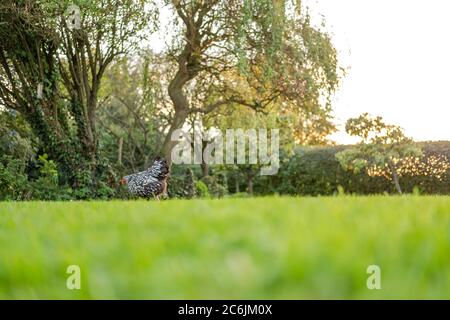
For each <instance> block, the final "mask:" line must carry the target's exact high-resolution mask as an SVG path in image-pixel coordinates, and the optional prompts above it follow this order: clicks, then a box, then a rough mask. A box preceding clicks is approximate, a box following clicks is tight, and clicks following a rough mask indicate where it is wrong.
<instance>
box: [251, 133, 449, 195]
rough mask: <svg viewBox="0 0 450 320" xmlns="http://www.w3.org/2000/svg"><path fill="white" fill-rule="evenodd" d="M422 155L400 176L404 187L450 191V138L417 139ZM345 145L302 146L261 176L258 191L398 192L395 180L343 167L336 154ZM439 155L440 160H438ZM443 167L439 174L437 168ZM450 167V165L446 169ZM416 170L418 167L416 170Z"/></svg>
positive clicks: (313, 193) (256, 188) (406, 190)
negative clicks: (271, 173) (272, 171)
mask: <svg viewBox="0 0 450 320" xmlns="http://www.w3.org/2000/svg"><path fill="white" fill-rule="evenodd" d="M418 145H419V146H420V147H421V148H422V150H423V154H424V155H423V157H422V158H421V159H420V160H417V161H419V163H415V164H414V167H417V168H422V167H423V168H428V169H427V170H425V169H423V170H422V169H420V170H419V172H415V173H414V172H407V170H405V172H404V173H402V175H401V177H400V184H401V186H402V189H404V191H405V192H407V193H412V192H413V190H414V188H415V187H416V188H418V190H419V191H420V193H421V194H450V187H449V186H450V170H449V169H448V168H450V162H449V161H450V142H446V141H442V142H430V143H418ZM346 148H347V147H346V146H335V147H302V148H299V149H297V150H296V152H295V154H294V155H293V156H292V157H289V158H284V159H281V163H282V165H281V167H280V170H279V173H278V175H275V176H266V177H258V178H257V181H256V183H255V192H256V193H259V194H271V193H273V192H278V193H280V194H290V195H313V196H317V195H333V194H336V193H338V187H339V186H342V188H343V190H345V192H346V193H356V194H383V193H385V192H387V193H392V194H394V193H396V190H395V187H394V184H393V182H392V181H391V180H390V179H389V178H387V177H385V176H369V175H368V174H367V172H366V171H363V172H360V173H358V174H354V173H352V172H349V171H346V170H344V169H343V168H342V167H341V165H340V164H339V162H338V161H337V159H336V157H335V155H336V153H338V152H340V151H342V150H345V149H346ZM437 157H438V158H439V159H440V163H439V164H437V163H436V161H437V160H436V159H437ZM433 166H441V167H444V169H443V170H442V168H441V171H442V174H440V175H439V176H437V175H435V174H433V173H432V172H436V168H433ZM445 168H447V169H445ZM416 171H417V170H416Z"/></svg>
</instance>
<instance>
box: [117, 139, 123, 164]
mask: <svg viewBox="0 0 450 320" xmlns="http://www.w3.org/2000/svg"><path fill="white" fill-rule="evenodd" d="M122 150H123V138H122V137H120V139H119V148H118V151H117V164H118V165H122Z"/></svg>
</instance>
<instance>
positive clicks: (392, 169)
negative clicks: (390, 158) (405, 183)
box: [389, 162, 403, 194]
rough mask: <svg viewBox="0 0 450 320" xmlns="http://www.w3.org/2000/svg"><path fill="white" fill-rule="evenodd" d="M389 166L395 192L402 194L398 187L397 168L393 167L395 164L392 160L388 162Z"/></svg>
mask: <svg viewBox="0 0 450 320" xmlns="http://www.w3.org/2000/svg"><path fill="white" fill-rule="evenodd" d="M389 167H390V169H391V173H392V180H393V181H394V185H395V189H396V190H397V192H398V193H399V194H402V193H403V192H402V188H401V187H400V182H399V178H398V174H397V169H396V168H395V165H394V164H393V163H392V162H390V163H389Z"/></svg>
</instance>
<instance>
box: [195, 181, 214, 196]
mask: <svg viewBox="0 0 450 320" xmlns="http://www.w3.org/2000/svg"><path fill="white" fill-rule="evenodd" d="M195 189H196V190H197V196H198V197H200V198H209V197H210V196H211V195H210V194H209V190H208V187H207V186H206V184H205V183H204V182H203V181H196V182H195Z"/></svg>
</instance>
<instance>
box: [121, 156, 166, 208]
mask: <svg viewBox="0 0 450 320" xmlns="http://www.w3.org/2000/svg"><path fill="white" fill-rule="evenodd" d="M168 176H169V166H168V165H167V161H166V160H165V159H164V158H161V157H156V158H155V161H154V162H153V165H152V166H151V167H150V168H148V169H147V170H145V171H142V172H138V173H134V174H130V175H127V176H125V177H123V178H122V180H121V183H122V184H126V185H127V187H128V192H130V193H131V194H132V195H135V196H138V197H142V198H147V199H149V198H151V197H155V198H156V199H158V200H159V197H160V195H161V194H163V193H165V192H166V188H167V177H168Z"/></svg>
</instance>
